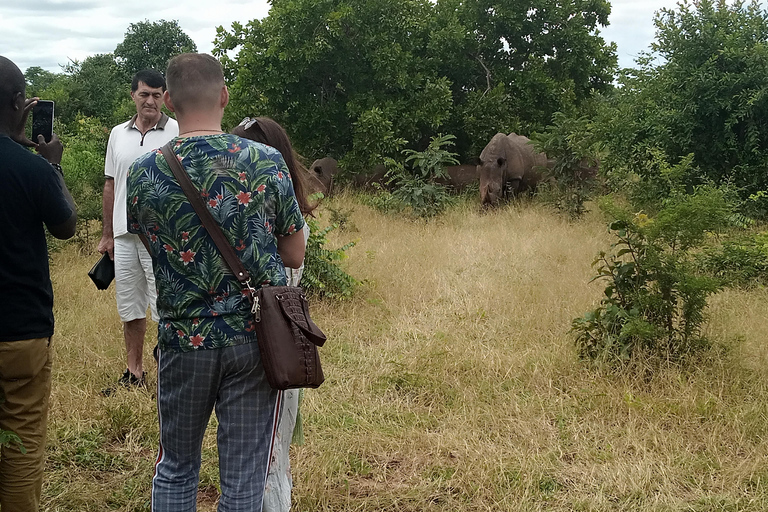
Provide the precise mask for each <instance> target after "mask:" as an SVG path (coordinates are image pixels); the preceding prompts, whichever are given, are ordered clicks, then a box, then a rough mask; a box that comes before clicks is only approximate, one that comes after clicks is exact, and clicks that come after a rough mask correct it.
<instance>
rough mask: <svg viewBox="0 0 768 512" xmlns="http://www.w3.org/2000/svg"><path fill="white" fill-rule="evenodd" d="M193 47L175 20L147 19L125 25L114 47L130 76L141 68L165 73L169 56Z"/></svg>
mask: <svg viewBox="0 0 768 512" xmlns="http://www.w3.org/2000/svg"><path fill="white" fill-rule="evenodd" d="M196 51H197V45H195V42H194V41H192V39H191V38H190V37H189V36H188V35H187V34H185V33H184V31H183V30H181V27H180V26H179V23H178V22H177V21H176V20H172V21H166V20H160V21H156V22H150V21H149V20H146V21H140V22H138V23H131V24H130V25H129V26H128V30H127V31H126V33H125V39H123V42H122V43H120V44H118V45H117V47H116V48H115V58H116V60H117V62H118V63H119V64H120V65H121V66H122V67H123V69H125V72H126V73H127V74H128V75H129V76H133V75H134V74H135V73H136V72H137V71H141V70H142V69H155V70H157V71H160V72H161V73H165V66H166V64H167V63H168V60H170V58H171V57H173V56H174V55H178V54H180V53H186V52H196Z"/></svg>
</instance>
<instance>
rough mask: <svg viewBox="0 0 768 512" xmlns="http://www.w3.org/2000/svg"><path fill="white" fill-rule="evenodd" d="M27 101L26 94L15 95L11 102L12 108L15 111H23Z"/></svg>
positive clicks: (18, 93)
mask: <svg viewBox="0 0 768 512" xmlns="http://www.w3.org/2000/svg"><path fill="white" fill-rule="evenodd" d="M25 101H26V98H25V94H24V93H23V92H21V91H19V92H15V93H13V96H12V100H11V107H12V108H13V110H23V109H24V102H25Z"/></svg>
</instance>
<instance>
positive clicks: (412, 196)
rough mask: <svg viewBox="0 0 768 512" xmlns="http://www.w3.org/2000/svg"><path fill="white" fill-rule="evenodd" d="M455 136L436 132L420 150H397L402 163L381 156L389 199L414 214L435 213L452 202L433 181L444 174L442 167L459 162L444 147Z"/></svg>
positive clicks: (454, 155) (433, 214)
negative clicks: (400, 155) (383, 160)
mask: <svg viewBox="0 0 768 512" xmlns="http://www.w3.org/2000/svg"><path fill="white" fill-rule="evenodd" d="M455 138H456V137H454V136H453V135H439V136H437V137H432V140H431V141H430V143H429V146H427V149H425V150H424V151H414V150H412V149H404V150H403V151H401V153H402V154H403V156H405V161H404V162H399V161H396V160H394V159H393V158H387V159H385V164H386V166H387V178H388V180H387V183H388V184H389V185H390V186H392V188H393V192H392V198H393V199H395V200H396V201H398V202H400V203H402V204H403V205H405V207H406V209H410V210H411V212H412V213H413V214H414V215H415V216H417V217H421V218H428V217H433V216H435V215H438V214H440V213H442V212H443V211H444V210H445V209H446V208H447V207H448V205H450V204H451V202H452V199H451V197H450V195H449V194H448V190H447V189H446V188H445V186H443V185H441V184H439V183H437V181H436V180H437V179H438V178H445V177H446V175H445V171H444V170H443V166H445V165H455V164H458V163H459V161H458V160H456V153H451V152H450V151H448V150H447V149H445V148H444V147H445V146H453V140H454V139H455Z"/></svg>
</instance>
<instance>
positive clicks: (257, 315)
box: [244, 278, 261, 322]
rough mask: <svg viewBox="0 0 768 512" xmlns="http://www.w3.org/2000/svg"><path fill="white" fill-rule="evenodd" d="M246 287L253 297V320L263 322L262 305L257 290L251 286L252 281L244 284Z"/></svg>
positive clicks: (249, 280)
mask: <svg viewBox="0 0 768 512" xmlns="http://www.w3.org/2000/svg"><path fill="white" fill-rule="evenodd" d="M244 286H245V287H246V288H247V289H248V294H249V295H250V297H251V314H252V315H253V319H254V320H255V321H257V322H260V321H261V305H260V304H259V296H258V295H256V288H254V287H253V285H252V284H251V279H250V278H248V280H247V281H246V282H245V283H244Z"/></svg>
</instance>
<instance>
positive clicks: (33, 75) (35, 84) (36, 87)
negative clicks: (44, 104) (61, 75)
mask: <svg viewBox="0 0 768 512" xmlns="http://www.w3.org/2000/svg"><path fill="white" fill-rule="evenodd" d="M24 78H25V79H26V81H27V96H29V97H32V96H39V92H40V91H43V90H45V89H47V88H48V87H50V86H51V85H52V84H53V83H54V82H55V81H56V80H57V78H58V75H57V74H56V73H51V72H50V71H47V70H45V69H43V68H41V67H40V66H31V67H28V68H27V70H26V71H25V72H24Z"/></svg>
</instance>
